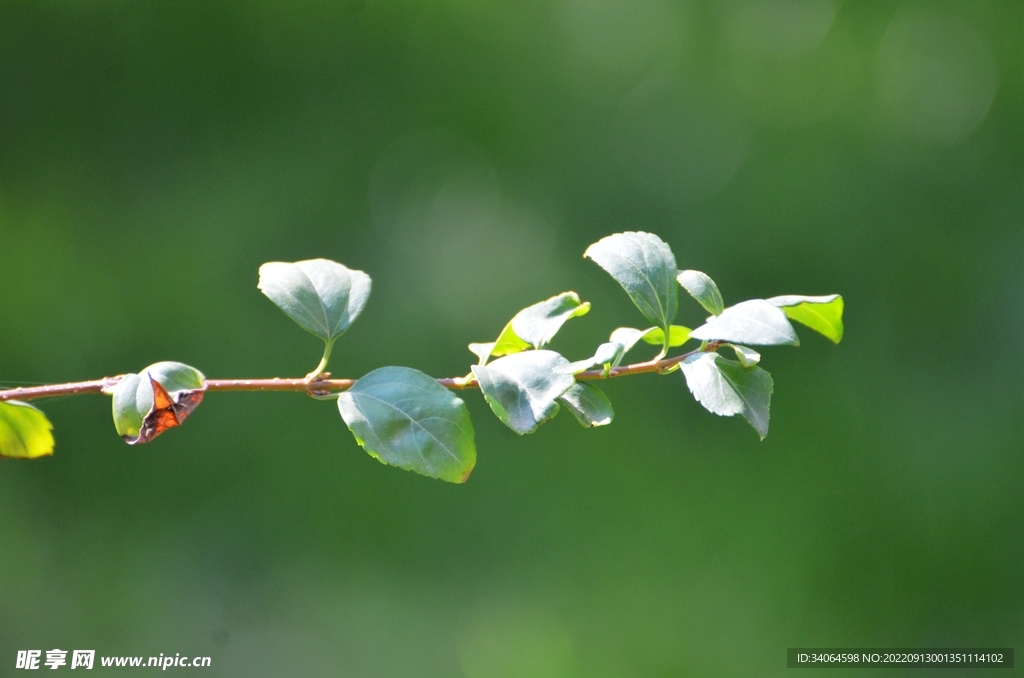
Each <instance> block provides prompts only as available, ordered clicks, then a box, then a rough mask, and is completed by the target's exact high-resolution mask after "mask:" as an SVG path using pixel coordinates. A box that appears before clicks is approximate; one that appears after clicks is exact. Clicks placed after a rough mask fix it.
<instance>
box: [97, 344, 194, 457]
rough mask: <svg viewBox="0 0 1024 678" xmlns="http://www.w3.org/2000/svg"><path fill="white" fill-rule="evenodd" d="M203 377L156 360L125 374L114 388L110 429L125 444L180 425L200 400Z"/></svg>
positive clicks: (181, 366)
mask: <svg viewBox="0 0 1024 678" xmlns="http://www.w3.org/2000/svg"><path fill="white" fill-rule="evenodd" d="M205 391H206V378H205V377H204V376H203V374H202V372H200V371H199V370H197V369H195V368H194V367H190V366H188V365H185V364H183V363H177V362H169V361H168V362H159V363H155V364H153V365H150V366H149V367H147V368H146V369H144V370H143V371H142V372H141V373H140V374H126V375H125V376H123V377H121V380H120V381H119V382H118V383H117V385H116V386H115V387H114V389H113V392H112V395H113V414H114V428H115V429H116V430H117V433H118V435H120V436H121V438H122V439H123V440H124V441H125V442H126V443H128V444H129V445H141V444H144V443H148V442H149V441H151V440H153V439H154V438H156V437H157V436H158V435H160V434H161V433H163V432H164V431H166V430H167V429H171V428H175V427H177V426H181V424H182V423H183V422H184V421H185V419H187V418H188V417H189V415H191V414H192V412H193V411H194V410H195V409H196V407H198V406H199V403H201V402H202V400H203V395H204V393H205Z"/></svg>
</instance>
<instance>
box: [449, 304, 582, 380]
mask: <svg viewBox="0 0 1024 678" xmlns="http://www.w3.org/2000/svg"><path fill="white" fill-rule="evenodd" d="M589 310H590V302H586V301H584V302H581V301H580V298H579V295H578V294H576V293H575V292H562V293H561V294H559V295H556V296H554V297H551V298H550V299H545V300H544V301H541V302H538V303H536V304H533V305H532V306H527V307H526V308H524V309H523V310H521V311H519V313H516V315H515V317H513V318H512V320H510V321H509V322H508V324H507V325H505V327H504V329H502V330H501V334H500V335H498V339H497V341H494V342H490V343H480V344H470V345H469V350H470V351H471V352H472V353H473V355H475V356H476V357H477V358H479V359H480V362H479V364H480V365H486V364H487V360H488V359H489V358H490V357H491V356H494V357H496V358H500V357H501V356H506V355H512V354H514V353H519V352H521V351H525V350H527V349H530V348H544V346H546V345H547V344H548V343H549V342H550V341H551V340H552V339H553V338H554V336H555V334H557V333H558V330H560V329H561V328H562V325H564V324H565V322H566V321H567V320H569V319H570V318H575V317H577V316H581V315H586V313H587V312H588V311H589Z"/></svg>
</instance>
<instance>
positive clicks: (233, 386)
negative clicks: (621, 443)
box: [0, 341, 721, 402]
mask: <svg viewBox="0 0 1024 678" xmlns="http://www.w3.org/2000/svg"><path fill="white" fill-rule="evenodd" d="M720 345H721V342H717V341H713V342H710V343H708V345H707V346H705V347H703V348H698V349H696V350H694V351H690V352H689V353H684V354H682V355H677V356H673V357H672V358H665V359H664V360H658V361H648V362H643V363H634V364H632V365H623V366H621V367H615V368H612V369H611V370H610V371H609V372H608V374H605V373H604V372H603V371H602V370H587V371H586V372H580V373H579V374H577V375H576V381H594V380H598V379H612V378H614V377H625V376H628V375H631V374H643V373H646V372H663V371H665V370H667V369H669V368H672V367H675V366H676V365H678V364H679V363H681V362H683V361H684V360H686V359H687V358H689V357H690V356H692V355H696V354H697V353H702V352H707V351H714V350H715V349H717V348H718V347H719V346H720ZM120 380H121V377H120V376H116V377H104V378H103V379H94V380H92V381H76V382H72V383H67V384H46V385H43V386H26V387H19V388H12V389H6V390H2V391H0V402H3V401H5V400H37V399H40V398H53V397H56V396H68V395H82V394H84V393H109V392H110V390H111V389H112V388H114V387H115V386H117V382H119V381H120ZM355 383H356V380H355V379H312V380H311V379H305V378H296V379H278V378H274V379H207V380H206V390H207V391H299V392H303V391H304V392H306V393H307V394H309V395H314V396H324V395H330V394H333V393H340V392H342V391H347V390H349V389H350V388H352V387H353V386H355ZM437 383H439V384H441V385H442V386H444V387H446V388H450V389H454V390H463V389H470V388H480V384H479V382H477V380H476V379H475V378H459V377H448V378H442V379H438V380H437Z"/></svg>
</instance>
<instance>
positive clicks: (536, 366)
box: [472, 350, 576, 435]
mask: <svg viewBox="0 0 1024 678" xmlns="http://www.w3.org/2000/svg"><path fill="white" fill-rule="evenodd" d="M568 365H569V361H568V360H566V359H565V358H563V357H562V356H560V355H559V354H557V353H555V352H554V351H545V350H541V351H527V352H525V353H516V354H515V355H510V356H505V357H504V358H499V359H498V360H495V361H494V362H493V363H491V364H490V365H487V366H484V365H474V366H473V368H472V369H473V374H474V375H475V376H476V379H477V381H478V382H480V390H481V391H483V394H484V399H485V400H486V401H487V404H488V405H490V406H491V410H493V411H494V414H495V415H497V417H498V419H500V420H501V421H502V423H504V424H505V425H506V426H508V427H509V428H510V429H512V430H513V431H515V432H516V433H518V434H519V435H523V434H526V433H533V432H534V431H536V430H537V427H538V426H540V425H541V424H542V423H544V422H545V421H547V420H548V419H550V418H551V417H553V416H555V415H556V414H558V402H557V400H558V397H559V396H560V395H562V394H563V393H565V392H566V391H568V390H569V389H570V388H572V385H573V384H575V383H576V380H575V379H573V378H572V375H569V374H564V373H562V372H558V371H557V370H558V369H559V368H564V367H568Z"/></svg>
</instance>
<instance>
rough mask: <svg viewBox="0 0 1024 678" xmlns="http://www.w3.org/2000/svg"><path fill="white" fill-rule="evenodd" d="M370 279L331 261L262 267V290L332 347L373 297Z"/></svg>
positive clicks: (277, 263) (271, 264)
mask: <svg viewBox="0 0 1024 678" xmlns="http://www.w3.org/2000/svg"><path fill="white" fill-rule="evenodd" d="M370 286H371V282H370V276H368V275H366V274H365V273H363V272H362V271H354V270H352V269H350V268H346V267H345V266H342V265H341V264H339V263H337V262H334V261H330V260H328V259H309V260H307V261H296V262H295V263H285V262H281V261H271V262H269V263H266V264H263V265H262V266H260V281H259V285H258V287H259V289H260V291H261V292H263V294H265V295H266V296H267V298H269V299H270V300H271V301H272V302H274V303H275V304H277V306H278V308H280V309H281V310H282V311H284V312H285V313H287V314H288V317H290V318H291V319H292V320H294V321H295V322H297V323H298V324H299V325H301V326H302V327H303V328H304V329H306V330H308V331H309V332H312V333H313V334H315V335H316V336H318V337H320V338H321V339H323V340H324V342H325V343H327V344H331V343H332V342H333V341H334V340H335V339H337V338H338V337H339V336H340V335H341V334H342V333H343V332H344V331H345V330H347V329H348V327H349V325H351V324H352V322H353V321H354V320H355V319H356V318H357V317H358V316H359V314H360V313H362V311H363V307H365V306H366V301H367V299H369V297H370Z"/></svg>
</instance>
